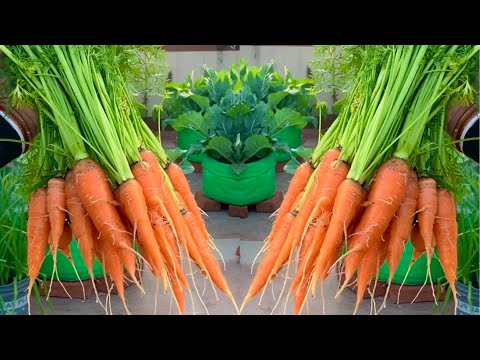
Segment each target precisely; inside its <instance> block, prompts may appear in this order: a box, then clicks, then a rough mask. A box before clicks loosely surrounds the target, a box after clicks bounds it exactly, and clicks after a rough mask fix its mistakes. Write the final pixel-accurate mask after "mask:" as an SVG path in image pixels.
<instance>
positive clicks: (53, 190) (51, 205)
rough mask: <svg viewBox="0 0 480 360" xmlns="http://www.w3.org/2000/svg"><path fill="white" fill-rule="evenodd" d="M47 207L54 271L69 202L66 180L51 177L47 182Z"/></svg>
mask: <svg viewBox="0 0 480 360" xmlns="http://www.w3.org/2000/svg"><path fill="white" fill-rule="evenodd" d="M47 209H48V218H49V219H50V227H51V229H50V238H49V244H50V250H51V253H52V258H53V271H54V272H55V269H56V266H57V250H58V243H59V242H60V237H61V236H62V233H63V228H64V224H65V215H66V209H67V203H66V198H65V180H64V179H62V178H51V179H50V180H48V183H47Z"/></svg>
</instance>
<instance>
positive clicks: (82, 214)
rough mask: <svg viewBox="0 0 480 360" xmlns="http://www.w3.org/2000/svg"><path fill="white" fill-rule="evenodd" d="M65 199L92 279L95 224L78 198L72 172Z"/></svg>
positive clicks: (72, 226) (68, 175) (66, 182)
mask: <svg viewBox="0 0 480 360" xmlns="http://www.w3.org/2000/svg"><path fill="white" fill-rule="evenodd" d="M65 197H66V203H67V210H68V214H69V219H70V226H71V228H72V233H73V236H75V239H77V242H78V247H79V249H80V253H81V254H82V258H83V261H84V262H85V266H86V267H87V270H88V273H89V275H90V277H91V278H92V280H93V278H94V276H93V263H94V261H95V238H94V237H93V228H94V225H93V222H92V219H90V216H89V215H88V213H87V210H85V208H84V207H83V204H82V201H81V200H80V198H79V197H78V194H77V187H76V185H75V178H74V175H73V172H72V171H69V172H68V173H67V176H66V177H65Z"/></svg>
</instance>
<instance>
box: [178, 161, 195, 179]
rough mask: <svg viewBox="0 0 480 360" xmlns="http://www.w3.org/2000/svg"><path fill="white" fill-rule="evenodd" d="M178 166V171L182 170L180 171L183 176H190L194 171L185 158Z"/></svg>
mask: <svg viewBox="0 0 480 360" xmlns="http://www.w3.org/2000/svg"><path fill="white" fill-rule="evenodd" d="M178 166H180V169H182V171H183V173H184V174H185V175H188V174H191V173H193V171H194V170H195V168H194V167H193V165H192V163H191V162H190V161H188V160H187V159H186V158H185V159H183V160H182V161H181V162H180V164H178Z"/></svg>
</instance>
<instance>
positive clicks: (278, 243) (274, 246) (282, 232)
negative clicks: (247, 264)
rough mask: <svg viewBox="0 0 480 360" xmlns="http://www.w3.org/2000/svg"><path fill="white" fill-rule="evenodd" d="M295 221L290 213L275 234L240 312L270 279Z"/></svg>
mask: <svg viewBox="0 0 480 360" xmlns="http://www.w3.org/2000/svg"><path fill="white" fill-rule="evenodd" d="M294 220H295V215H294V214H293V213H291V212H289V213H288V214H287V215H286V216H285V217H284V220H283V221H282V223H281V226H280V228H279V229H278V231H277V232H276V234H275V237H274V238H273V239H272V240H271V244H270V247H269V248H268V250H267V252H266V254H265V256H264V257H263V259H262V261H261V262H260V264H259V265H258V268H257V271H256V272H255V276H254V277H253V280H252V282H251V283H250V287H249V288H248V291H247V295H246V296H245V298H244V299H243V303H242V306H241V307H240V312H241V311H242V309H243V307H244V306H245V304H246V303H247V302H248V301H250V300H251V299H252V298H253V297H254V296H255V295H257V293H258V292H259V291H260V290H261V289H262V287H263V286H264V285H265V284H266V282H267V281H268V279H269V278H270V273H271V270H272V268H273V266H274V264H275V261H276V259H277V257H278V253H279V252H280V250H281V248H282V245H283V242H284V241H285V238H286V236H287V234H288V231H289V230H290V227H291V226H292V223H293V221H294Z"/></svg>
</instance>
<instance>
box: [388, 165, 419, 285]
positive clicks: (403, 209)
mask: <svg viewBox="0 0 480 360" xmlns="http://www.w3.org/2000/svg"><path fill="white" fill-rule="evenodd" d="M417 196H418V178H417V174H416V173H415V171H413V170H412V171H410V176H409V178H408V184H407V193H406V194H405V197H404V198H403V200H402V203H401V204H400V207H399V208H398V210H397V212H396V213H395V217H394V218H393V219H392V221H391V224H390V236H389V237H390V240H389V242H388V246H387V264H388V270H389V280H388V283H389V284H390V283H391V281H392V279H393V276H394V275H395V271H396V270H397V267H398V264H399V263H400V258H401V257H402V253H403V249H404V246H405V243H406V242H407V241H408V238H409V237H410V234H411V232H412V227H413V222H414V220H415V211H416V210H417Z"/></svg>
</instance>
